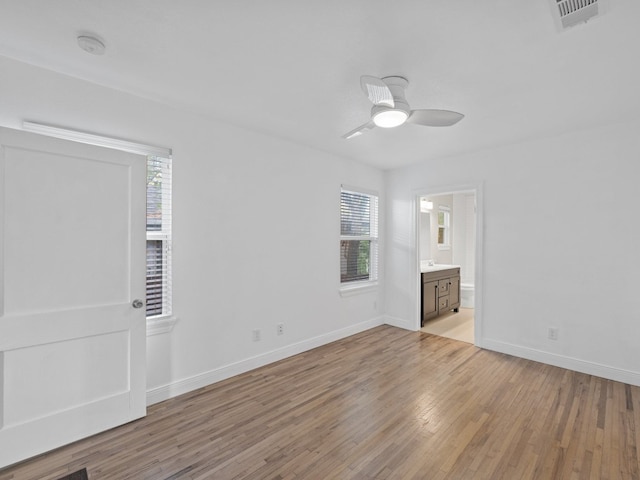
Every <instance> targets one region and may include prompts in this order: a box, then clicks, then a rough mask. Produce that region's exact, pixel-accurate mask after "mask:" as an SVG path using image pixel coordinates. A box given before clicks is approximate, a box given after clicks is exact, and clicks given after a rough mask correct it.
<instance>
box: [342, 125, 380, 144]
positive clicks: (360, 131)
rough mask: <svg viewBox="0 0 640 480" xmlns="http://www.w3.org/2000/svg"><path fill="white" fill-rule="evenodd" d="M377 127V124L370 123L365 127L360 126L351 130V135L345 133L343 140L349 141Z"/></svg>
mask: <svg viewBox="0 0 640 480" xmlns="http://www.w3.org/2000/svg"><path fill="white" fill-rule="evenodd" d="M375 126H376V125H375V123H373V122H371V121H369V122H367V123H365V124H364V125H360V126H359V127H358V128H356V129H353V130H351V131H350V132H349V133H345V134H344V135H343V136H342V138H344V139H345V140H349V139H350V138H353V137H357V136H359V135H362V134H363V133H364V132H366V131H367V130H371V129H372V128H373V127H375Z"/></svg>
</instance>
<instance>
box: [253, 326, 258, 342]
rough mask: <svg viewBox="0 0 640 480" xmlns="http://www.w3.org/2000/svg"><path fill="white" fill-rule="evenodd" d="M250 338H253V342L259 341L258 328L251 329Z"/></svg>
mask: <svg viewBox="0 0 640 480" xmlns="http://www.w3.org/2000/svg"><path fill="white" fill-rule="evenodd" d="M251 338H252V339H253V341H254V342H259V341H260V330H259V329H257V328H256V329H255V330H251Z"/></svg>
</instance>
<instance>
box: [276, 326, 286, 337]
mask: <svg viewBox="0 0 640 480" xmlns="http://www.w3.org/2000/svg"><path fill="white" fill-rule="evenodd" d="M276 333H277V334H278V335H283V334H284V323H279V324H278V325H276Z"/></svg>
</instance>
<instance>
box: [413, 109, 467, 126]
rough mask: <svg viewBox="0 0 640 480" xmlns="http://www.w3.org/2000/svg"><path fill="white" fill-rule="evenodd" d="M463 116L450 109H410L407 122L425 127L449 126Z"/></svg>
mask: <svg viewBox="0 0 640 480" xmlns="http://www.w3.org/2000/svg"><path fill="white" fill-rule="evenodd" d="M463 118H464V115H463V114H461V113H458V112H452V111H450V110H412V111H411V115H409V118H408V119H407V122H408V123H415V124H418V125H424V126H425V127H449V126H451V125H454V124H456V123H458V122H459V121H460V120H462V119H463Z"/></svg>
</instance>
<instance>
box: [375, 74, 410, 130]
mask: <svg viewBox="0 0 640 480" xmlns="http://www.w3.org/2000/svg"><path fill="white" fill-rule="evenodd" d="M382 81H383V82H384V83H385V84H386V85H387V86H388V87H389V90H390V91H391V94H392V95H393V103H394V106H393V107H388V106H386V105H374V106H373V108H372V109H371V118H372V119H373V122H374V123H375V124H376V125H377V126H379V127H383V128H392V127H397V126H398V125H402V124H403V123H404V122H405V121H406V120H407V118H409V115H410V114H411V109H410V108H409V104H408V103H407V100H406V99H405V96H404V91H405V89H406V88H407V86H408V85H409V82H408V81H407V79H406V78H403V77H384V78H383V79H382ZM383 117H384V119H385V120H383V119H382V118H383Z"/></svg>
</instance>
